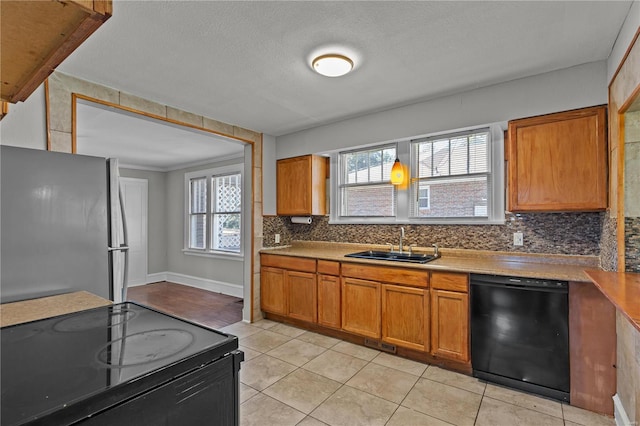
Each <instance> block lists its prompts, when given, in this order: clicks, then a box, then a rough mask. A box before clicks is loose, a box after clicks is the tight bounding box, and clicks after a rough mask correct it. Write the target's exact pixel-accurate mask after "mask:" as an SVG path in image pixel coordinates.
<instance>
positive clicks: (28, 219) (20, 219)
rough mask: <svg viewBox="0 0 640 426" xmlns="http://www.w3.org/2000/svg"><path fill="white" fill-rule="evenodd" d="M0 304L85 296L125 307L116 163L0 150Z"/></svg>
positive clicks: (124, 240) (125, 261) (125, 266)
mask: <svg viewBox="0 0 640 426" xmlns="http://www.w3.org/2000/svg"><path fill="white" fill-rule="evenodd" d="M0 244H1V245H0V302H1V303H6V302H13V301H17V300H24V299H32V298H36V297H43V296H50V295H55V294H62V293H69V292H73V291H79V290H86V291H89V292H91V293H94V294H96V295H98V296H101V297H104V298H108V299H111V300H113V301H115V302H120V301H122V300H126V289H127V269H128V253H127V249H128V248H127V237H126V220H125V216H124V206H123V205H122V196H121V191H120V187H119V176H118V164H117V160H107V159H105V158H99V157H89V156H85V155H77V154H66V153H59V152H50V151H42V150H35V149H27V148H17V147H10V146H0Z"/></svg>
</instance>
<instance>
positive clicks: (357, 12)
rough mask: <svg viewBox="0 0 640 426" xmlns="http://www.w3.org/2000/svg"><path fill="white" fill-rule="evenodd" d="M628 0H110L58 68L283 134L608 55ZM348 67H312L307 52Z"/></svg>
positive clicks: (232, 121) (94, 80)
mask: <svg viewBox="0 0 640 426" xmlns="http://www.w3.org/2000/svg"><path fill="white" fill-rule="evenodd" d="M630 5H631V1H586V2H581V1H534V2H522V1H509V2H501V1H471V2H458V1H439V2H436V1H412V2H408V1H391V2H386V1H375V2H369V1H339V2H330V1H311V2H308V1H305V2H302V1H301V2H294V1H283V2H273V1H259V2H252V1H237V2H223V1H189V2H183V1H118V0H115V1H114V15H113V17H112V18H111V19H109V20H108V21H107V22H106V23H105V24H104V25H103V26H102V27H101V28H100V29H99V30H98V31H97V32H96V33H95V34H94V35H92V36H91V37H90V38H89V39H88V40H87V41H86V42H85V43H84V44H83V45H82V46H80V48H78V49H77V50H76V51H75V52H74V53H73V54H72V55H71V56H70V57H69V58H68V59H67V60H66V61H65V62H63V64H62V65H61V66H60V67H59V69H60V70H61V71H63V72H65V73H68V74H71V75H74V76H77V77H79V78H82V79H86V80H89V81H93V82H96V83H100V84H104V85H106V86H109V87H113V88H116V89H119V90H122V91H125V92H129V93H132V94H135V95H137V96H141V97H143V98H147V99H150V100H154V101H157V102H160V103H163V104H167V105H171V106H174V107H177V108H180V109H182V110H186V111H190V112H193V113H196V114H201V115H205V116H208V117H212V118H215V119H217V120H220V121H224V122H228V123H232V124H236V125H239V126H242V127H246V128H249V129H252V130H256V131H259V132H264V133H267V134H271V135H275V136H279V135H283V134H287V133H291V132H294V131H297V130H302V129H306V128H310V127H314V126H318V125H321V124H326V123H330V122H335V121H339V120H342V119H345V118H349V117H354V116H358V115H363V114H366V113H369V112H373V111H380V110H384V109H388V108H392V107H395V106H400V105H406V104H409V103H414V102H418V101H421V100H426V99H430V98H434V97H438V96H441V95H444V94H450V93H454V92H459V91H463V90H468V89H471V88H477V87H481V86H486V85H490V84H495V83H499V82H503V81H508V80H512V79H516V78H521V77H525V76H529V75H534V74H538V73H542V72H547V71H551V70H555V69H560V68H566V67H570V66H574V65H578V64H583V63H588V62H593V61H599V60H604V59H606V58H607V57H608V56H609V53H610V52H611V48H612V46H613V44H614V42H615V39H616V36H617V34H618V32H619V30H620V27H621V26H622V24H623V22H624V19H625V17H626V15H627V13H628V11H629V8H630ZM327 47H336V48H337V47H340V48H342V49H343V50H344V51H346V52H348V53H350V54H351V55H352V57H353V59H354V60H355V62H356V67H355V70H354V71H353V72H352V73H351V74H348V75H347V76H344V77H341V78H327V77H322V76H320V75H317V74H315V73H314V72H313V71H312V70H311V68H310V66H309V62H310V58H311V56H312V55H313V54H314V53H317V52H320V51H322V49H323V48H327Z"/></svg>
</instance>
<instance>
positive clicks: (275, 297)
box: [260, 266, 287, 315]
mask: <svg viewBox="0 0 640 426" xmlns="http://www.w3.org/2000/svg"><path fill="white" fill-rule="evenodd" d="M260 307H261V309H262V310H263V311H266V312H272V313H274V314H280V315H286V314H287V297H286V287H285V270H284V269H280V268H270V267H266V266H263V267H262V268H261V269H260Z"/></svg>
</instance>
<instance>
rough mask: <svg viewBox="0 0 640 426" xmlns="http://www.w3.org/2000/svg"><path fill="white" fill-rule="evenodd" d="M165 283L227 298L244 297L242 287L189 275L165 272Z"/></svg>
mask: <svg viewBox="0 0 640 426" xmlns="http://www.w3.org/2000/svg"><path fill="white" fill-rule="evenodd" d="M166 281H170V282H172V283H176V284H184V285H188V286H191V287H196V288H201V289H203V290H209V291H214V292H216V293H222V294H226V295H228V296H234V297H240V298H243V297H244V294H243V288H242V286H241V285H237V284H230V283H225V282H222V281H216V280H210V279H207V278H200V277H194V276H191V275H185V274H177V273H175V272H167V274H166Z"/></svg>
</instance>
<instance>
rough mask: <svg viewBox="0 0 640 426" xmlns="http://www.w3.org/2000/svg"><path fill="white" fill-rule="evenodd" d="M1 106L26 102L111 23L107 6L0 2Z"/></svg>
mask: <svg viewBox="0 0 640 426" xmlns="http://www.w3.org/2000/svg"><path fill="white" fill-rule="evenodd" d="M0 13H1V20H2V31H1V33H2V40H1V43H2V54H1V55H2V56H1V58H0V63H1V68H0V76H1V79H2V83H1V86H2V89H1V100H2V101H7V102H12V103H16V102H19V101H24V100H25V99H27V97H29V95H30V94H31V93H32V92H33V91H34V90H35V89H36V88H37V87H38V86H39V85H40V84H41V83H42V82H43V81H44V80H45V79H46V78H47V77H48V76H49V74H51V73H52V72H53V70H54V69H55V68H56V67H57V66H58V65H59V64H60V63H61V62H62V61H63V60H64V59H65V58H66V57H67V56H69V55H70V54H71V53H72V52H73V51H74V50H75V49H76V48H77V47H78V46H79V45H80V44H81V43H82V42H84V41H85V40H86V39H87V37H89V36H90V35H91V34H92V33H93V32H94V31H95V30H97V29H98V27H100V25H102V23H103V22H105V21H106V20H107V19H109V18H110V17H111V14H112V5H111V0H64V1H62V0H53V1H24V0H19V1H11V0H2V7H0Z"/></svg>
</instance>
